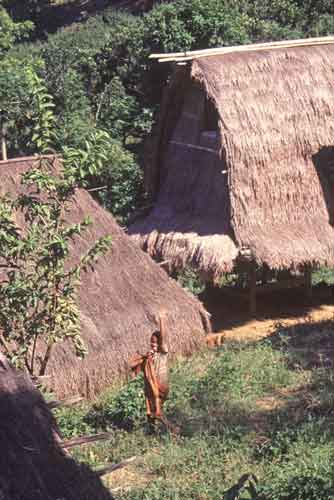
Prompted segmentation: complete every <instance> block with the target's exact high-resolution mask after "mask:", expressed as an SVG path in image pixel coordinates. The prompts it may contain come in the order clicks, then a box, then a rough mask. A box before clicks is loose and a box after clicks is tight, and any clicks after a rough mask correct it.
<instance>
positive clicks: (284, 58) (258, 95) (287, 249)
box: [130, 43, 334, 279]
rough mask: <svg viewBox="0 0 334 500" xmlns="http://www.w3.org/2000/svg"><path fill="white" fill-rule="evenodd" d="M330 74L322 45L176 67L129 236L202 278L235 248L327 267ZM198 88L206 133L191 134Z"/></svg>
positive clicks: (278, 261) (333, 108)
mask: <svg viewBox="0 0 334 500" xmlns="http://www.w3.org/2000/svg"><path fill="white" fill-rule="evenodd" d="M184 64H185V63H184ZM333 74H334V44H330V43H328V45H326V44H323V45H319V46H308V47H292V48H278V49H276V50H274V51H269V50H257V51H254V52H252V51H251V50H250V51H248V52H235V53H233V52H232V53H226V54H222V55H211V56H207V57H200V58H198V59H196V58H195V59H194V60H192V61H190V62H189V63H187V65H186V66H182V67H180V66H178V67H177V71H176V73H175V75H174V78H173V80H172V82H171V84H170V86H169V89H168V91H167V93H166V96H165V101H164V103H163V108H162V114H161V119H160V123H159V128H158V131H157V137H156V141H155V143H156V144H155V150H154V151H153V153H152V155H151V162H150V163H149V164H148V165H147V170H146V185H147V187H148V189H149V190H150V191H151V192H152V191H153V193H154V197H155V206H154V208H153V210H152V211H151V213H150V214H149V216H148V217H147V218H146V219H144V220H141V221H137V222H136V223H135V224H134V225H133V226H132V228H130V231H131V233H132V234H133V238H134V239H135V240H136V241H138V242H139V243H140V244H141V245H142V247H143V248H146V249H147V250H148V251H149V252H150V253H151V254H152V255H154V254H155V255H157V256H159V257H161V258H162V259H169V260H170V262H171V265H172V266H175V267H177V266H180V265H181V266H183V265H185V264H187V263H192V264H193V265H194V266H195V267H197V268H198V269H199V270H200V271H202V272H204V273H206V274H209V275H210V277H212V278H214V279H215V278H219V276H220V275H221V273H222V272H224V271H225V270H226V269H231V268H232V266H233V264H234V263H235V260H236V258H237V256H238V255H239V252H240V250H241V249H246V250H247V251H248V252H249V253H250V254H251V255H252V257H253V258H254V259H255V260H256V261H257V262H258V263H259V264H263V263H266V264H267V265H269V266H270V267H272V268H282V267H287V268H290V267H297V266H300V265H302V264H305V263H312V264H328V265H334V230H333V226H332V224H331V223H332V222H333V220H332V219H331V215H334V195H333V194H332V193H333V188H332V187H331V181H330V179H329V176H328V165H330V164H334V78H333ZM200 96H202V98H201V97H200ZM205 98H206V99H207V100H208V102H211V103H212V104H213V106H214V108H215V109H216V112H217V118H218V127H219V132H218V134H217V141H216V142H215V141H213V142H212V137H210V134H207V137H205V134H202V135H201V137H200V139H199V140H198V139H196V140H195V136H196V133H198V120H200V118H199V114H200V107H201V106H202V104H201V103H202V102H203V99H205ZM190 100H192V101H193V102H192V103H190V102H189V101H190ZM196 120H197V121H196ZM196 126H197V129H196ZM196 130H197V132H196ZM192 135H193V138H192ZM210 141H211V142H210ZM194 145H195V146H194Z"/></svg>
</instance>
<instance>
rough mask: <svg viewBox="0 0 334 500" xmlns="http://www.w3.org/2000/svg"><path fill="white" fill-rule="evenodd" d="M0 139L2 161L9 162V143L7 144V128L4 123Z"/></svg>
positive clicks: (0, 129) (0, 131)
mask: <svg viewBox="0 0 334 500" xmlns="http://www.w3.org/2000/svg"><path fill="white" fill-rule="evenodd" d="M0 137H1V159H2V160H4V161H7V159H8V158H7V143H6V126H5V124H4V123H3V122H2V123H1V127H0Z"/></svg>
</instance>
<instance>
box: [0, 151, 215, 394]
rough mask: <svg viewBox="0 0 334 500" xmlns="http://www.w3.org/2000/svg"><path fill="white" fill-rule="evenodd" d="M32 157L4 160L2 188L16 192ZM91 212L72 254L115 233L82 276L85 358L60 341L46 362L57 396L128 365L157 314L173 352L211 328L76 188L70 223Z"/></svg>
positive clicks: (194, 304) (96, 384)
mask: <svg viewBox="0 0 334 500" xmlns="http://www.w3.org/2000/svg"><path fill="white" fill-rule="evenodd" d="M31 164H32V159H29V158H28V159H18V160H11V161H9V162H7V163H5V162H0V180H1V186H0V195H1V194H4V193H5V192H9V193H10V194H12V195H13V194H15V193H17V192H18V191H19V189H20V178H21V174H22V172H24V171H25V170H26V169H27V168H29V166H30V165H31ZM87 215H89V216H90V217H91V219H92V220H93V224H92V225H91V226H89V228H88V229H87V231H85V233H83V236H82V237H80V238H78V239H77V240H76V242H75V244H74V249H73V250H74V252H73V253H74V261H75V259H78V258H79V256H80V255H82V254H83V253H85V252H86V251H87V249H88V248H89V247H90V246H91V245H92V244H93V243H94V241H95V240H96V239H97V238H99V237H101V236H103V235H106V234H111V235H112V238H113V242H112V248H111V250H110V251H109V253H108V254H107V255H106V256H104V257H102V258H100V259H99V260H98V262H97V264H96V266H95V270H94V272H88V273H87V274H84V275H83V276H82V285H81V288H80V294H79V300H80V309H81V317H82V334H83V338H84V340H85V342H86V345H87V347H88V351H89V353H88V355H87V356H86V358H85V359H84V360H80V359H78V358H76V357H75V356H74V354H73V352H72V351H71V349H70V346H69V345H67V344H62V345H59V346H57V348H56V349H55V351H54V356H53V358H52V360H51V361H50V364H49V365H48V369H47V373H48V374H50V375H51V382H52V387H53V389H54V390H55V391H56V393H57V395H58V397H63V396H67V395H71V394H76V393H81V394H83V395H85V396H93V395H94V394H96V393H97V392H99V391H100V390H102V389H103V388H104V387H106V386H107V385H108V384H110V383H112V382H113V380H114V378H115V376H116V375H117V374H120V373H122V372H124V371H125V369H126V367H127V360H128V358H129V357H130V356H131V355H133V354H134V353H135V352H136V351H137V350H139V351H140V352H146V350H147V348H148V346H149V338H150V335H151V334H152V333H153V331H154V330H155V329H156V327H157V324H156V322H155V320H154V316H155V315H156V313H157V312H158V311H159V310H161V309H164V310H165V311H166V312H167V318H166V326H167V329H168V335H169V344H170V350H171V352H173V353H182V354H187V353H190V352H192V351H193V350H194V349H195V348H196V347H197V346H198V344H199V343H200V342H201V341H202V339H203V336H204V333H205V332H206V331H207V330H210V323H209V320H208V314H207V312H206V311H205V309H204V308H203V306H202V304H201V303H200V302H199V301H198V300H196V299H195V298H194V297H193V296H192V295H191V294H189V293H187V292H186V291H184V290H183V289H182V288H181V287H179V286H178V285H177V284H176V283H175V281H174V280H172V279H170V278H169V277H168V276H167V274H166V272H165V271H164V270H163V269H161V268H160V267H159V266H158V265H156V264H155V263H154V262H153V261H152V260H151V258H150V257H149V256H148V255H146V254H145V253H144V252H142V251H141V250H139V249H138V248H137V247H136V246H135V245H134V244H133V242H131V240H130V238H129V237H128V236H126V235H125V234H124V232H123V231H122V230H121V229H120V227H119V226H118V225H117V223H116V222H115V220H114V219H113V217H112V216H111V214H110V213H108V212H106V211H105V210H103V209H102V208H101V207H100V206H99V205H98V204H97V203H96V202H95V201H94V200H93V199H92V197H91V196H90V195H89V194H88V193H87V192H85V191H84V190H78V191H77V192H76V194H75V198H74V202H73V206H72V208H71V210H70V212H69V215H68V218H69V222H79V221H80V220H82V219H83V218H84V217H85V216H87Z"/></svg>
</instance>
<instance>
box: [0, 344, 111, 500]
mask: <svg viewBox="0 0 334 500" xmlns="http://www.w3.org/2000/svg"><path fill="white" fill-rule="evenodd" d="M57 432H58V431H57V426H56V423H55V421H54V419H53V416H52V415H51V412H50V410H49V409H48V408H47V405H46V403H45V401H44V400H43V398H42V396H41V394H40V393H39V392H38V391H37V390H36V389H35V388H34V387H33V385H32V383H31V382H30V380H29V378H28V377H27V376H25V375H24V374H23V373H18V372H16V371H15V370H14V369H13V368H12V367H11V366H10V365H9V364H8V362H7V361H6V360H5V358H4V356H3V355H2V354H1V353H0V446H1V453H0V499H1V500H60V499H63V500H65V499H66V500H92V499H93V498H94V499H96V500H112V496H111V494H110V492H108V490H107V489H106V488H105V487H104V486H103V484H102V482H101V480H100V479H99V478H98V476H97V475H96V474H95V473H94V472H93V471H91V470H90V469H89V467H87V466H86V465H83V464H82V465H79V464H78V463H76V462H75V461H74V460H73V459H72V458H71V457H69V456H68V455H65V454H64V452H63V450H62V449H61V447H60V446H59V440H58V439H56V433H57Z"/></svg>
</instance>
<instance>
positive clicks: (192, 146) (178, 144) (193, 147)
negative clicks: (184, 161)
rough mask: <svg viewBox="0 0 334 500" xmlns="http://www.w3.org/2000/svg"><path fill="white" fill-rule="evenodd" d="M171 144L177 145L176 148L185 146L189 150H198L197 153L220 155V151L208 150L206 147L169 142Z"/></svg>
mask: <svg viewBox="0 0 334 500" xmlns="http://www.w3.org/2000/svg"><path fill="white" fill-rule="evenodd" d="M169 144H175V145H176V146H183V147H185V148H189V149H196V150H197V151H205V152H206V153H213V154H215V155H219V151H218V150H217V149H212V148H206V147H204V146H197V145H196V144H188V143H186V142H179V141H169Z"/></svg>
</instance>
